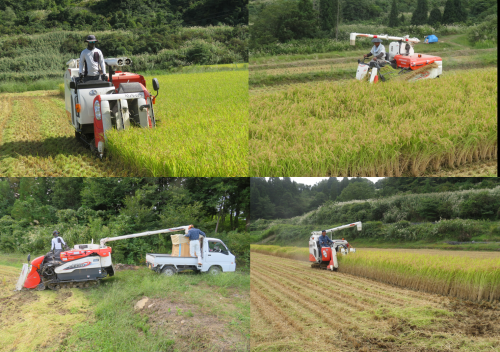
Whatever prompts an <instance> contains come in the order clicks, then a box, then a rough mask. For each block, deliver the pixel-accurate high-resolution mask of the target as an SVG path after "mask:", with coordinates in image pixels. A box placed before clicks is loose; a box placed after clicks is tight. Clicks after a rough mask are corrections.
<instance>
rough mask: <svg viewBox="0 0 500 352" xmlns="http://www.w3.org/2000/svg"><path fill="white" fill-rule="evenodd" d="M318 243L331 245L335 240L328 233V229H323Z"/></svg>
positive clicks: (324, 245) (326, 245)
mask: <svg viewBox="0 0 500 352" xmlns="http://www.w3.org/2000/svg"><path fill="white" fill-rule="evenodd" d="M318 243H319V245H320V246H321V248H323V247H330V245H331V244H332V243H333V241H332V240H331V239H330V238H329V237H328V236H327V235H326V230H323V231H321V236H319V238H318Z"/></svg>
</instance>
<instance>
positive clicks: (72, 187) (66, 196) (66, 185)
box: [52, 177, 83, 210]
mask: <svg viewBox="0 0 500 352" xmlns="http://www.w3.org/2000/svg"><path fill="white" fill-rule="evenodd" d="M82 189H83V179H82V178H81V177H57V178H55V180H54V185H53V187H52V204H53V205H54V206H55V207H56V208H58V209H74V210H77V209H78V208H80V205H81V199H82V197H81V195H80V193H81V191H82Z"/></svg>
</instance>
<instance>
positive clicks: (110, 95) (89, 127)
mask: <svg viewBox="0 0 500 352" xmlns="http://www.w3.org/2000/svg"><path fill="white" fill-rule="evenodd" d="M79 61H80V60H79V59H71V60H69V61H68V62H67V63H66V64H67V65H68V69H67V70H66V72H65V74H64V90H65V104H66V114H67V116H68V119H69V121H70V123H71V125H72V126H73V127H74V128H75V136H76V138H77V139H78V140H80V141H82V142H83V143H84V144H85V145H86V146H88V147H90V149H91V150H93V151H96V152H97V153H98V155H99V157H100V158H102V157H103V154H104V149H105V142H106V139H107V136H106V132H107V131H109V130H111V129H117V130H124V129H128V128H130V127H131V126H134V125H135V126H140V127H143V128H153V127H155V126H156V120H155V115H154V109H153V104H155V102H156V97H157V96H158V90H159V88H160V87H159V84H158V80H157V79H156V78H154V79H153V88H154V90H156V91H157V93H156V95H155V96H153V95H152V94H151V93H149V92H148V90H147V89H146V81H145V80H144V77H143V76H142V75H139V74H136V73H130V72H122V71H114V70H113V68H114V67H121V66H128V65H131V64H132V60H130V59H129V58H111V59H105V60H104V62H105V63H106V66H107V67H108V68H109V81H102V80H91V81H87V82H81V81H80V78H79V75H78V67H79Z"/></svg>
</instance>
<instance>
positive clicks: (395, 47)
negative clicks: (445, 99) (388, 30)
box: [350, 33, 443, 83]
mask: <svg viewBox="0 0 500 352" xmlns="http://www.w3.org/2000/svg"><path fill="white" fill-rule="evenodd" d="M356 37H366V38H379V39H386V40H394V41H393V42H391V43H390V44H389V51H388V52H387V53H386V55H385V58H383V62H382V63H378V62H374V61H372V62H371V63H365V59H363V60H362V61H361V60H358V69H357V71H356V79H357V80H360V81H369V82H370V83H377V82H378V81H382V82H385V81H387V80H389V79H394V78H398V79H402V80H406V81H416V80H420V79H428V78H437V77H439V76H440V75H441V74H442V73H443V66H442V65H443V60H442V59H441V58H440V57H439V56H434V55H425V54H418V53H415V52H414V48H413V46H414V45H415V44H417V43H419V42H420V40H419V39H418V38H410V37H409V36H408V35H406V36H404V37H393V36H389V35H387V34H381V35H373V34H360V33H351V34H350V43H351V45H355V41H356Z"/></svg>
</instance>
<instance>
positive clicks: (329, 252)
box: [309, 221, 362, 271]
mask: <svg viewBox="0 0 500 352" xmlns="http://www.w3.org/2000/svg"><path fill="white" fill-rule="evenodd" d="M351 227H356V228H357V230H358V231H361V228H362V225H361V221H359V222H355V223H352V224H347V225H342V226H338V227H334V228H331V229H328V230H325V231H326V233H327V234H328V233H331V232H335V231H340V230H343V229H348V228H351ZM320 236H322V231H313V232H311V237H310V238H309V261H310V262H312V264H311V267H312V268H318V269H327V270H332V271H336V270H337V269H338V267H339V263H338V260H337V253H341V254H342V255H346V254H348V253H349V252H351V253H353V252H356V249H355V248H353V247H351V246H350V245H349V243H348V242H347V241H345V240H334V239H331V240H332V241H333V243H332V244H331V245H330V247H323V248H321V245H320V244H319V238H320Z"/></svg>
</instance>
